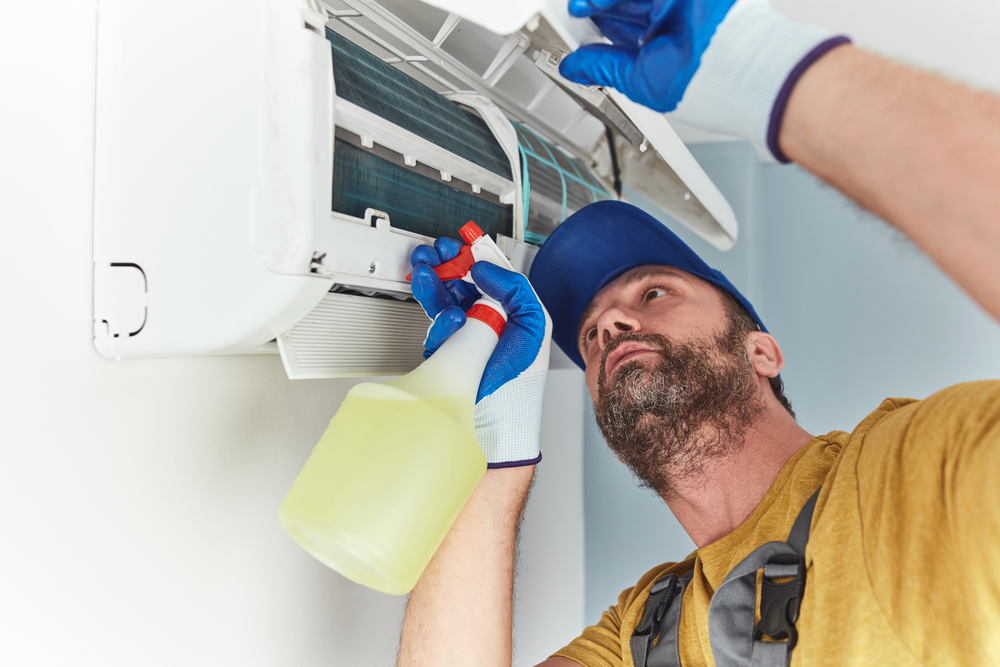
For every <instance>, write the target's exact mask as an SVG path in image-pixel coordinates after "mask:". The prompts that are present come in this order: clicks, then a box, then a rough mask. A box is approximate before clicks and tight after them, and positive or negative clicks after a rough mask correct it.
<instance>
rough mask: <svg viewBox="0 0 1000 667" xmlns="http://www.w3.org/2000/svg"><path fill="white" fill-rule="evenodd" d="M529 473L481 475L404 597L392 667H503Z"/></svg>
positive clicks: (507, 658) (524, 470)
mask: <svg viewBox="0 0 1000 667" xmlns="http://www.w3.org/2000/svg"><path fill="white" fill-rule="evenodd" d="M534 472H535V468H534V466H527V467H521V468H504V469H498V470H487V471H486V474H485V475H484V476H483V479H482V480H481V481H480V482H479V485H478V486H477V487H476V490H475V491H474V492H473V493H472V496H471V497H470V498H469V502H468V503H467V504H466V506H465V508H464V509H463V510H462V513H461V514H460V515H459V517H458V519H456V521H455V523H454V525H452V527H451V530H449V531H448V535H447V536H446V537H445V539H444V542H442V543H441V547H440V548H439V549H438V551H437V553H436V554H435V555H434V558H433V559H432V560H431V562H430V564H429V565H428V566H427V569H426V570H425V571H424V573H423V575H422V576H421V577H420V581H418V582H417V585H416V587H415V588H414V589H413V592H412V593H411V594H410V600H409V604H408V605H407V608H406V619H405V621H404V623H403V635H402V638H401V639H400V647H399V665H400V667H410V666H413V665H433V666H435V667H448V666H450V665H462V666H463V667H480V666H486V665H490V666H492V665H503V666H504V667H510V664H511V633H512V606H513V602H512V596H513V582H514V555H515V547H516V542H517V526H518V522H519V520H520V517H521V510H522V509H523V507H524V503H525V500H526V499H527V496H528V490H529V489H530V487H531V480H532V477H533V475H534Z"/></svg>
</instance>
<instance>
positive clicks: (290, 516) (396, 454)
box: [279, 301, 506, 595]
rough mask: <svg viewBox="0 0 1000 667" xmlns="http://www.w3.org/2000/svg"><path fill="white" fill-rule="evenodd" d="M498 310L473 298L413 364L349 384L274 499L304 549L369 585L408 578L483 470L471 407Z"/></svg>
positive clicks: (389, 585)
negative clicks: (280, 499)
mask: <svg viewBox="0 0 1000 667" xmlns="http://www.w3.org/2000/svg"><path fill="white" fill-rule="evenodd" d="M494 303H495V302H494ZM483 309H485V310H483ZM498 311H499V313H503V310H502V309H501V308H499V306H493V305H490V306H487V305H486V304H484V303H482V301H481V302H479V303H477V304H476V305H475V306H473V308H472V310H470V311H469V314H468V320H467V321H466V324H465V325H464V326H463V327H462V328H461V329H459V330H458V331H457V332H456V333H455V334H454V335H452V336H451V337H450V338H448V340H446V341H445V342H444V344H442V345H441V347H440V348H439V349H438V350H437V352H435V353H434V355H433V356H431V357H430V358H429V359H427V360H426V361H425V362H424V363H422V364H421V365H420V366H418V367H417V368H416V369H415V370H414V371H413V372H411V373H409V374H408V375H404V376H403V377H400V378H398V379H396V380H392V381H390V382H387V383H385V384H373V383H366V384H359V385H357V386H355V387H354V388H353V389H351V391H350V392H348V394H347V397H346V398H345V399H344V402H343V404H342V405H341V407H340V409H339V410H338V411H337V414H336V415H335V416H334V418H333V420H332V421H331V422H330V426H329V427H328V428H327V430H326V432H325V433H324V434H323V437H322V438H321V439H320V441H319V444H317V445H316V447H315V449H313V452H312V455H310V457H309V460H308V461H307V462H306V465H305V467H304V468H303V469H302V472H301V473H300V474H299V476H298V477H297V478H296V480H295V483H294V484H293V485H292V489H291V491H289V493H288V496H287V497H286V498H285V501H284V503H282V505H281V509H280V510H279V518H280V520H281V525H282V526H283V527H284V528H285V530H286V531H287V532H288V534H289V535H291V536H292V538H293V539H294V540H295V541H296V542H298V543H299V544H300V545H301V546H302V547H303V548H305V549H306V551H308V552H309V553H311V554H312V555H313V556H315V557H316V558H318V559H319V560H320V561H322V562H323V563H325V564H326V565H328V566H330V567H332V568H333V569H334V570H336V571H338V572H340V573H341V574H343V575H344V576H345V577H347V578H348V579H351V580H352V581H356V582H358V583H360V584H364V585H365V586H368V587H370V588H373V589H375V590H378V591H382V592H384V593H390V594H394V595H402V594H404V593H408V592H409V591H410V590H412V589H413V586H414V585H415V584H416V582H417V580H418V579H419V578H420V575H421V574H422V573H423V571H424V568H425V567H426V566H427V564H428V563H429V562H430V560H431V557H432V556H433V555H434V552H435V551H436V550H437V548H438V546H439V545H440V544H441V541H442V540H443V539H444V536H445V534H446V533H447V532H448V529H449V527H450V526H451V524H452V523H453V522H454V521H455V518H456V517H457V516H458V513H459V512H460V511H461V509H462V507H463V506H464V505H465V502H466V501H467V500H468V498H469V496H470V495H471V494H472V491H473V489H475V487H476V484H478V482H479V480H480V478H481V477H482V476H483V473H484V472H485V471H486V458H485V456H484V455H483V452H482V450H481V449H480V447H479V443H478V442H477V441H476V431H475V424H474V414H475V402H476V393H477V391H478V388H479V382H480V380H481V379H482V376H483V371H484V370H485V368H486V363H487V362H488V361H489V359H490V355H491V354H492V353H493V349H494V347H495V346H496V343H497V339H498V335H499V331H500V330H502V328H503V321H504V319H505V317H506V316H505V315H500V314H498ZM480 318H481V319H480ZM497 318H500V319H499V328H498V326H497ZM483 320H485V321H483Z"/></svg>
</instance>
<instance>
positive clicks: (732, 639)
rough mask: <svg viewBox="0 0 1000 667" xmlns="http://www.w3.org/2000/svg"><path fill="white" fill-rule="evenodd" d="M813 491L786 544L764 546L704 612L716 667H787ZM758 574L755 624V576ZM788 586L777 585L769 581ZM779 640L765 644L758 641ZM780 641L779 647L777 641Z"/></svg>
mask: <svg viewBox="0 0 1000 667" xmlns="http://www.w3.org/2000/svg"><path fill="white" fill-rule="evenodd" d="M818 496H819V490H817V491H816V493H814V494H813V495H812V497H811V498H810V499H809V500H808V501H807V502H806V504H805V505H804V506H803V507H802V510H801V511H800V512H799V515H798V517H797V518H796V519H795V523H794V524H793V525H792V530H791V531H790V532H789V535H788V542H768V543H766V544H763V545H761V546H760V547H758V548H757V549H756V550H754V551H753V552H752V553H751V554H750V555H749V556H747V557H746V558H744V559H743V560H742V561H740V563H739V564H738V565H737V566H736V567H735V568H733V570H732V571H731V572H730V573H729V574H728V575H727V576H726V578H725V580H723V582H722V583H721V584H720V585H719V587H718V589H716V591H715V595H713V596H712V602H711V603H710V604H709V607H708V636H709V641H710V642H711V645H712V657H713V658H715V664H716V667H746V666H751V667H787V666H788V664H789V662H790V661H791V659H792V649H794V648H795V643H796V642H797V641H798V633H797V632H796V631H795V622H796V621H797V620H798V618H799V605H800V604H801V602H802V593H803V591H804V590H805V583H806V566H805V548H806V543H807V542H808V541H809V527H810V524H811V523H812V515H813V510H814V509H815V508H816V498H817V497H818ZM760 569H763V570H764V576H763V579H762V581H761V592H760V616H761V619H760V622H759V623H757V625H754V615H755V612H756V607H757V571H758V570H760ZM789 577H791V580H790V581H784V582H782V583H777V582H775V581H774V580H775V579H787V578H789ZM765 635H766V636H767V637H769V638H771V639H775V640H779V641H772V642H766V641H763V637H764V636H765ZM780 640H784V641H780Z"/></svg>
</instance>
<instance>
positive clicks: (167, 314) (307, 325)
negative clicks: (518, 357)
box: [94, 0, 737, 378]
mask: <svg viewBox="0 0 1000 667" xmlns="http://www.w3.org/2000/svg"><path fill="white" fill-rule="evenodd" d="M432 4H433V5H437V6H431V5H430V4H424V3H421V2H416V1H414V0H392V1H391V2H384V3H382V4H377V3H375V2H371V1H369V0H324V1H323V2H320V1H319V0H259V2H257V3H256V4H255V3H246V2H239V1H238V0H178V2H175V3H172V4H171V6H170V8H169V10H168V11H164V9H163V7H161V6H155V5H150V4H149V3H130V2H127V1H126V0H102V2H101V5H100V8H99V21H98V84H97V100H96V110H97V114H96V118H97V127H96V152H95V155H96V164H95V234H94V264H95V267H94V327H95V328H94V332H95V333H94V343H95V347H96V348H97V350H98V351H99V352H100V353H101V354H102V355H103V356H105V357H108V358H112V359H122V358H128V357H145V356H163V355H192V354H233V353H267V352H274V351H279V352H280V354H281V355H282V359H283V361H284V365H285V368H286V370H287V372H288V375H289V377H292V378H316V377H342V376H357V375H389V374H398V373H404V372H408V371H409V370H411V369H412V368H413V367H415V366H416V365H417V364H418V363H419V362H420V361H421V351H422V341H423V336H424V334H425V332H426V329H427V324H428V321H427V318H426V316H424V314H423V312H422V311H421V309H420V307H419V305H417V304H416V303H415V302H414V300H413V299H412V296H411V294H410V290H409V284H408V282H407V281H406V279H405V276H406V275H407V274H408V273H409V272H410V264H409V256H410V253H411V252H412V250H413V249H414V248H415V247H416V246H417V245H419V244H421V243H430V242H431V241H432V239H433V238H434V237H437V236H442V235H450V236H455V237H457V231H458V228H459V227H460V226H461V225H462V224H464V223H465V222H467V221H468V220H469V219H473V220H475V221H476V222H477V224H479V225H480V226H481V227H482V228H483V229H484V230H486V231H487V232H488V233H490V234H491V235H492V236H494V237H495V238H496V240H497V241H498V243H499V244H500V247H501V248H502V249H503V250H504V252H505V253H507V255H508V256H509V257H510V259H511V261H512V262H513V264H514V266H515V267H516V268H518V270H520V271H522V272H524V273H527V271H528V268H529V267H530V263H531V261H532V259H533V257H534V254H535V252H536V250H537V248H538V246H539V245H540V244H541V243H544V241H545V238H546V237H547V236H548V234H549V233H551V231H552V230H553V229H554V228H555V227H556V226H557V225H558V224H559V223H560V222H562V220H563V219H564V218H565V217H566V216H568V215H570V214H572V213H573V212H575V211H576V210H578V209H579V208H581V207H582V206H585V205H586V204H588V203H591V202H593V201H597V200H600V199H607V198H619V197H620V187H621V184H622V183H624V184H625V185H628V186H629V187H631V188H633V189H634V190H636V191H638V192H641V193H642V194H643V195H644V196H646V197H648V198H649V199H650V200H652V201H653V202H655V203H656V204H657V205H659V206H660V207H662V208H663V209H664V210H665V211H667V212H669V213H670V214H671V215H672V216H673V217H675V218H676V219H677V220H679V221H681V222H682V223H684V224H686V225H688V226H689V227H691V228H692V229H693V230H694V231H696V232H697V233H699V234H701V235H702V236H704V237H705V238H706V239H708V240H709V241H710V242H712V243H713V244H714V245H716V246H718V247H720V248H728V247H730V246H731V245H732V244H733V242H734V241H735V238H736V231H737V226H736V220H735V218H734V216H733V212H732V209H731V208H730V207H729V205H728V203H727V202H726V201H725V199H724V198H723V197H722V195H721V194H720V193H719V192H718V190H717V189H716V188H715V186H714V185H713V184H712V182H711V181H710V180H709V179H708V177H707V176H706V175H705V173H704V172H703V171H702V170H701V168H700V167H699V166H698V164H697V163H696V162H695V160H694V159H693V157H692V156H691V155H690V153H689V152H688V151H687V149H686V148H685V147H684V145H683V144H682V143H681V141H680V140H679V139H678V138H677V136H676V135H675V134H674V132H673V131H672V130H671V128H670V126H669V125H668V124H667V122H666V120H665V119H664V118H663V116H662V115H660V114H657V113H654V112H652V111H649V110H647V109H645V108H643V107H640V106H638V105H635V104H634V103H632V102H630V101H629V100H628V99H626V98H624V97H623V96H621V95H620V94H618V93H617V92H615V91H612V90H605V89H600V88H587V87H582V86H578V85H576V84H573V83H570V82H567V81H565V80H563V79H561V78H560V77H559V75H558V69H557V67H558V62H559V60H560V59H561V58H562V57H563V56H564V55H565V54H567V53H569V52H571V51H572V50H573V49H575V48H576V47H577V46H578V45H579V44H581V43H586V42H590V41H596V40H599V39H600V35H599V33H597V31H596V29H595V27H594V26H593V25H592V24H591V23H590V22H589V21H584V20H576V19H571V18H570V17H569V16H568V14H567V13H566V10H565V0H558V1H556V0H553V1H552V2H549V0H522V1H520V2H513V3H505V4H504V6H503V11H499V10H498V9H497V8H496V7H493V5H494V3H481V2H477V1H476V0H433V2H432ZM559 357H561V355H557V359H558V358H559ZM563 363H567V364H568V361H566V360H565V359H563Z"/></svg>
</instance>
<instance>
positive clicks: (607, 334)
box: [601, 322, 632, 346]
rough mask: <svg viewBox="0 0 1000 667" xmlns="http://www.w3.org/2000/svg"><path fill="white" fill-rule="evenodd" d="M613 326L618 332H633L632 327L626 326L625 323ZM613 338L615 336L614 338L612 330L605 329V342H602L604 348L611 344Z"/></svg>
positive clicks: (615, 323)
mask: <svg viewBox="0 0 1000 667" xmlns="http://www.w3.org/2000/svg"><path fill="white" fill-rule="evenodd" d="M611 326H613V327H614V328H615V329H616V330H617V331H631V330H632V325H630V324H625V323H624V322H613V323H612V325H611ZM614 335H615V336H617V335H618V334H617V333H616V334H614ZM612 337H613V336H612V333H611V329H605V330H604V340H603V341H602V342H601V345H602V346H604V345H607V344H608V343H610V342H611V339H612Z"/></svg>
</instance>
